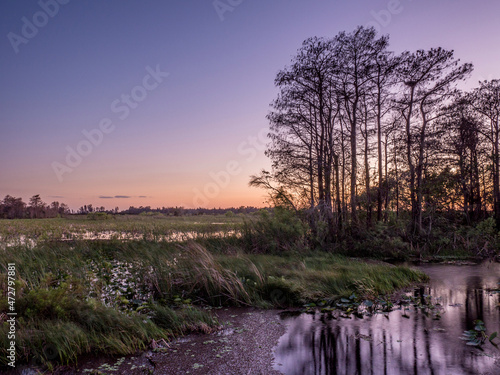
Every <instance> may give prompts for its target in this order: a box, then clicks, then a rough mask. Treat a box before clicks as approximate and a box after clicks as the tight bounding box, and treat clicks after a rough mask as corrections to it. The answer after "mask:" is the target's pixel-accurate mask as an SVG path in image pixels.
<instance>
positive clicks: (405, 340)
mask: <svg viewBox="0 0 500 375" xmlns="http://www.w3.org/2000/svg"><path fill="white" fill-rule="evenodd" d="M418 268H419V269H420V270H422V271H423V272H425V273H427V274H428V275H429V276H430V279H431V281H430V283H429V285H428V287H426V288H421V290H416V291H415V295H419V296H425V295H430V296H432V303H433V304H434V305H437V306H438V307H439V315H440V318H439V319H436V315H435V314H426V311H425V310H422V309H416V308H414V307H410V310H408V311H405V310H404V308H403V309H402V310H394V311H392V312H390V313H386V314H382V313H378V314H373V315H372V316H364V317H355V316H352V318H351V319H344V318H339V319H327V316H326V315H325V314H322V313H320V312H315V313H314V314H301V315H298V316H292V317H290V316H289V317H286V318H285V317H284V318H283V319H284V323H285V324H286V328H287V330H286V334H285V335H284V336H282V337H281V338H280V340H279V343H278V346H277V347H276V349H275V353H274V354H275V361H274V363H275V364H274V368H275V369H276V370H279V371H281V372H282V373H284V374H285V375H295V374H296V375H299V374H359V375H365V374H373V375H377V374H388V375H392V374H397V375H399V374H419V375H424V374H432V375H434V374H435V375H438V374H449V375H465V374H471V375H472V374H474V375H477V374H483V375H494V374H500V350H499V349H496V348H495V347H494V346H493V345H491V344H490V343H489V342H488V340H486V342H485V344H484V345H483V346H482V350H480V349H477V348H475V347H472V346H468V345H466V341H463V340H461V339H460V338H461V337H462V335H463V333H464V331H466V330H472V329H474V321H475V320H477V319H479V320H481V321H483V322H484V323H485V327H486V331H487V332H488V333H492V332H495V331H497V332H498V333H499V335H500V293H499V292H498V291H495V289H496V290H498V289H499V288H500V285H499V283H500V264H498V263H490V262H486V263H483V264H481V265H468V266H456V265H424V266H419V267H418ZM423 298H424V297H422V299H423ZM499 341H500V340H498V339H497V340H496V342H499Z"/></svg>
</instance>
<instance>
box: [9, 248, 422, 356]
mask: <svg viewBox="0 0 500 375" xmlns="http://www.w3.org/2000/svg"><path fill="white" fill-rule="evenodd" d="M227 241H228V242H227V243H226V246H225V248H226V251H225V253H222V252H220V251H209V250H207V249H206V248H205V247H204V246H202V245H201V244H200V243H196V242H191V243H184V244H179V243H170V242H165V241H161V242H158V241H144V240H141V241H118V240H106V241H83V240H79V241H71V242H68V241H66V242H50V241H49V242H44V243H41V244H39V245H37V246H35V247H28V246H24V247H21V246H18V247H10V248H8V249H7V251H3V252H1V253H0V264H1V267H2V272H1V277H0V290H2V291H3V293H2V296H1V299H0V311H1V312H2V314H1V315H0V319H1V322H2V325H1V332H0V337H1V340H2V344H1V349H0V355H1V358H2V361H5V358H6V348H7V347H8V345H7V330H8V328H9V327H8V324H7V323H6V319H7V316H6V315H5V314H4V313H5V312H7V308H8V304H7V298H6V291H7V274H6V271H7V270H6V265H7V264H8V263H14V264H15V265H16V280H17V281H16V304H15V309H16V312H17V313H18V315H17V332H16V350H17V358H18V362H23V361H35V362H41V363H49V361H51V360H58V361H60V362H62V363H71V362H74V361H75V360H76V359H77V358H78V356H80V355H82V354H85V353H94V354H96V353H106V354H117V355H118V354H119V355H124V354H132V353H134V352H135V351H137V350H140V349H143V348H145V347H147V346H148V345H149V344H150V343H151V342H152V340H160V339H166V340H168V339H169V338H171V337H173V336H175V335H180V334H184V333H186V332H191V331H203V332H208V331H210V330H212V329H214V328H215V327H217V325H218V323H217V322H216V321H215V320H214V319H213V318H212V316H211V314H210V308H211V307H217V306H223V305H226V306H227V305H239V306H249V305H252V306H259V307H273V306H274V307H285V306H300V305H302V304H304V303H308V302H316V301H318V300H332V301H333V300H335V299H338V298H340V297H345V296H349V295H351V294H352V293H356V295H358V296H359V297H360V298H374V297H375V296H377V295H378V294H385V293H390V292H392V291H394V290H395V289H398V288H402V287H405V286H408V285H410V284H411V283H414V282H418V281H422V280H424V276H423V275H422V274H420V273H418V272H415V271H412V270H410V269H407V268H404V267H394V266H390V265H385V264H372V263H365V262H363V261H359V260H353V259H349V258H346V257H343V256H340V255H334V254H329V253H325V252H318V253H312V252H308V253H303V254H299V253H294V255H291V254H288V255H285V254H284V255H280V256H278V255H263V254H244V253H243V251H242V250H241V248H239V247H237V246H235V245H234V243H236V242H235V241H234V240H233V241H231V240H230V239H228V240H227ZM209 244H210V243H209ZM215 247H216V248H217V249H219V250H220V247H223V244H222V243H221V242H218V243H217V244H216V246H215ZM228 249H229V250H228ZM2 364H5V363H4V362H2Z"/></svg>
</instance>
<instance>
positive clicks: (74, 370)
mask: <svg viewBox="0 0 500 375" xmlns="http://www.w3.org/2000/svg"><path fill="white" fill-rule="evenodd" d="M212 311H213V312H214V314H215V315H216V316H217V318H218V320H219V323H220V324H221V327H222V328H221V329H220V330H218V331H216V332H214V333H210V334H189V335H186V336H183V337H180V338H178V339H176V340H173V341H170V342H169V343H168V344H167V345H165V343H158V348H157V349H154V350H149V351H146V352H144V353H141V354H138V355H136V356H127V357H105V356H99V357H92V356H86V357H82V358H80V359H79V361H78V364H77V365H76V366H71V367H69V366H59V367H56V368H55V369H54V371H53V372H52V373H53V374H57V375H75V374H87V375H90V374H96V375H97V374H123V375H144V374H158V375H160V374H172V375H178V374H195V375H197V374H199V375H202V374H209V375H226V374H227V375H248V374H251V375H280V374H282V373H281V372H280V371H277V370H275V369H273V364H274V362H273V361H274V355H273V352H274V348H275V347H276V345H277V344H278V340H279V338H280V337H281V336H282V335H283V334H284V333H285V330H286V329H285V323H284V322H283V321H281V319H280V317H279V310H260V309H256V308H223V309H219V310H212ZM9 373H10V374H22V375H34V374H37V372H36V369H35V368H30V367H26V366H22V367H21V366H20V367H19V368H17V369H16V370H14V371H9ZM50 373H51V372H50V371H48V372H44V374H50Z"/></svg>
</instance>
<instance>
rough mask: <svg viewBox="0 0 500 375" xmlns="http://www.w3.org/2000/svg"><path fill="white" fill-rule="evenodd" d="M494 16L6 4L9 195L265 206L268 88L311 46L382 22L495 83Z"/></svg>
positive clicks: (304, 7) (0, 119)
mask: <svg viewBox="0 0 500 375" xmlns="http://www.w3.org/2000/svg"><path fill="white" fill-rule="evenodd" d="M214 4H215V5H218V10H217V9H216V7H215V5H214ZM230 4H233V5H230ZM44 9H45V10H44ZM390 11H392V14H391V12H390ZM48 13H50V14H48ZM499 15H500V3H498V2H492V1H482V2H481V1H478V2H472V1H465V0H453V1H452V0H447V1H430V0H424V1H410V0H400V1H397V0H393V1H367V0H364V1H349V2H348V1H347V0H337V1H326V0H312V1H298V0H288V1H284V0H266V1H264V0H252V1H251V0H243V1H240V0H220V1H216V2H213V1H212V0H208V1H199V0H191V1H181V0H177V1H168V2H166V1H152V0H149V1H148V0H146V1H131V0H127V1H124V0H122V1H118V0H107V1H96V0H94V1H85V2H84V1H77V0H72V1H68V0H59V2H56V0H42V1H40V2H37V1H18V0H4V1H2V2H1V4H0V20H1V22H0V25H1V26H0V27H1V35H2V39H1V42H0V63H1V65H0V66H1V68H2V69H1V71H0V86H1V87H2V90H1V92H0V106H1V107H0V130H1V132H0V137H1V138H0V199H1V198H3V197H4V196H5V195H6V194H10V195H14V196H21V197H23V198H24V199H25V200H27V199H28V198H29V197H30V196H31V195H33V194H40V195H41V196H42V199H43V200H44V201H46V202H51V201H53V200H59V201H61V202H66V203H68V204H69V205H70V206H71V207H72V208H75V209H76V208H78V207H79V206H81V205H83V204H87V203H92V204H94V205H98V206H100V205H103V206H105V207H107V208H113V207H115V206H119V207H120V208H122V209H123V208H127V207H128V206H130V205H135V206H139V205H143V206H146V205H151V206H153V207H157V206H171V205H184V206H186V207H193V206H209V207H213V206H215V207H218V206H223V207H225V206H233V205H234V206H240V205H257V206H261V205H262V204H263V201H264V200H265V196H264V193H263V192H262V191H259V190H257V189H254V188H249V187H248V180H249V176H250V175H251V174H255V173H257V172H258V171H259V170H260V169H262V168H268V167H269V162H268V160H267V159H266V157H265V156H264V151H263V150H264V143H263V141H264V142H265V139H262V138H263V135H264V134H265V133H266V129H267V127H268V123H267V120H266V118H265V116H266V114H267V113H268V111H269V103H270V102H271V101H272V100H273V99H274V98H275V96H276V94H277V91H276V89H275V88H274V85H273V81H274V78H275V75H276V73H277V72H278V71H279V70H280V69H282V68H283V67H284V66H285V65H286V64H288V63H289V61H290V58H291V57H292V55H293V54H294V53H295V51H296V50H297V49H298V48H299V47H300V45H301V43H302V41H303V40H304V39H306V38H307V37H310V36H327V37H332V36H334V35H336V34H337V33H338V32H339V31H342V30H346V31H352V30H353V29H354V28H355V27H356V26H358V25H367V26H370V25H374V26H376V27H377V28H378V29H379V30H380V31H381V32H382V33H384V34H390V37H391V49H393V50H394V51H396V52H401V51H403V50H410V51H412V50H415V49H419V48H429V47H437V46H442V47H444V48H447V49H454V50H455V53H456V56H457V57H459V58H460V59H461V60H462V61H463V62H469V61H470V62H473V63H474V66H475V71H474V73H473V75H472V77H471V79H470V80H469V81H468V83H467V84H466V87H467V88H471V87H474V86H475V85H476V84H477V81H478V80H480V79H491V78H498V77H499V76H500V74H499V72H498V69H499V66H500V65H499V63H500V48H499V46H500V33H499V32H498V23H499ZM167 73H168V76H167ZM85 132H86V134H87V136H85V134H84V133H85ZM68 155H70V156H68Z"/></svg>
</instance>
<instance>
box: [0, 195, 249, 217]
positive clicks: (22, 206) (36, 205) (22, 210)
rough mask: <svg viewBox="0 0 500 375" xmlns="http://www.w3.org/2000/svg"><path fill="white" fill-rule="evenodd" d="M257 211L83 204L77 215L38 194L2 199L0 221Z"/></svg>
mask: <svg viewBox="0 0 500 375" xmlns="http://www.w3.org/2000/svg"><path fill="white" fill-rule="evenodd" d="M258 210H259V208H257V207H250V206H247V207H244V206H241V207H237V208H236V207H229V208H220V207H219V208H184V207H161V208H151V207H150V206H146V207H143V206H140V207H134V206H130V207H129V208H128V209H126V210H122V211H120V209H119V208H118V207H115V208H114V209H112V210H107V209H106V208H105V207H104V206H96V207H94V206H93V205H92V204H86V205H83V206H82V207H80V208H79V209H78V210H77V211H74V210H71V209H70V208H69V207H68V205H66V204H64V203H59V202H57V201H55V202H52V203H50V204H47V203H45V202H43V201H42V199H41V198H40V195H39V194H36V195H33V196H32V197H31V198H30V199H29V202H28V203H26V202H23V200H22V198H16V197H13V196H11V195H6V196H5V198H4V199H3V200H1V201H0V218H2V219H41V218H53V217H60V216H66V215H71V214H73V215H87V214H91V213H94V212H105V213H108V214H120V215H139V214H148V213H149V214H155V213H159V214H163V215H168V216H192V215H221V214H226V213H228V212H232V213H233V214H239V213H242V214H248V213H252V212H256V211H258Z"/></svg>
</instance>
